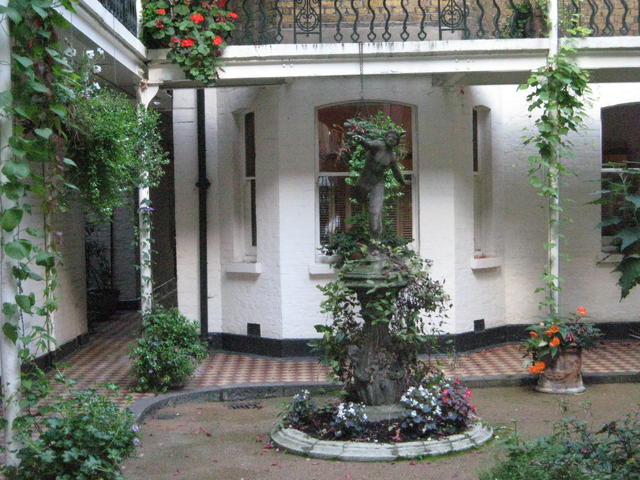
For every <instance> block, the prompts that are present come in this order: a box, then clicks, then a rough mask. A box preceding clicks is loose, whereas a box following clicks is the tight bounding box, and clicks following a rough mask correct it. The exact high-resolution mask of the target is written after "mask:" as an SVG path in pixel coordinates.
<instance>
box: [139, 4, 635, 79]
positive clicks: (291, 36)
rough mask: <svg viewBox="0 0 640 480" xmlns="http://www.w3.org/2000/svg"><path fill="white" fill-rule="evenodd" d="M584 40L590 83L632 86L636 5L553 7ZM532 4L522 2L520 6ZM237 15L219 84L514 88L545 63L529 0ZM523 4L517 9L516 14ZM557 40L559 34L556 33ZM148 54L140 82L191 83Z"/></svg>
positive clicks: (237, 7)
mask: <svg viewBox="0 0 640 480" xmlns="http://www.w3.org/2000/svg"><path fill="white" fill-rule="evenodd" d="M560 1H561V4H560V16H561V19H568V18H571V17H572V16H573V15H574V14H575V13H578V14H579V22H580V24H581V26H584V27H588V28H590V30H591V37H590V38H582V39H576V46H577V48H578V50H579V53H578V61H579V62H580V64H581V65H582V66H583V67H585V68H587V69H589V70H591V72H592V81H593V82H637V81H640V2H635V3H634V4H629V3H627V0H585V1H584V2H580V1H579V0H560ZM529 2H531V3H529ZM227 5H228V8H229V9H230V10H233V11H235V12H237V13H238V15H239V19H238V21H237V23H236V25H237V28H236V30H234V31H233V32H232V33H231V35H230V37H229V38H228V39H227V41H228V43H229V46H228V47H227V48H226V49H225V51H224V53H223V56H222V58H223V60H224V65H225V66H224V69H223V70H221V71H220V72H219V75H220V78H219V80H218V82H217V85H219V86H241V85H270V84H277V83H282V82H286V81H287V80H288V79H294V78H304V77H336V76H359V75H362V76H365V77H366V76H379V75H427V76H429V78H430V80H431V81H432V82H433V84H434V85H441V86H447V85H465V84H467V85H469V84H475V85H494V84H517V83H520V82H522V81H524V80H525V79H526V78H527V76H528V75H529V72H530V71H531V70H532V69H535V68H537V67H539V66H541V65H544V64H545V62H546V58H547V55H548V52H549V42H548V40H547V39H546V38H544V37H545V36H546V30H547V25H546V19H545V17H544V14H543V12H542V11H541V9H540V8H539V7H537V1H536V0H259V1H256V0H229V2H228V4H227ZM522 5H525V6H524V7H523V6H522ZM560 34H561V35H563V34H564V32H562V31H561V32H560ZM166 52H167V51H166V50H149V52H148V53H149V60H150V63H149V64H148V65H149V82H150V84H152V85H157V86H165V87H167V88H172V87H175V88H178V87H190V86H197V85H196V84H195V83H194V82H191V81H189V80H188V79H185V77H184V74H183V73H182V71H181V70H180V69H179V68H178V67H177V66H176V65H172V64H171V63H170V62H169V61H167V59H166Z"/></svg>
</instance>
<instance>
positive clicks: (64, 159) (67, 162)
mask: <svg viewBox="0 0 640 480" xmlns="http://www.w3.org/2000/svg"><path fill="white" fill-rule="evenodd" d="M62 163H64V164H65V165H69V166H70V167H77V166H78V164H77V163H76V162H74V161H73V160H71V159H70V158H67V157H65V158H63V159H62Z"/></svg>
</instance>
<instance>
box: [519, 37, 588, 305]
mask: <svg viewBox="0 0 640 480" xmlns="http://www.w3.org/2000/svg"><path fill="white" fill-rule="evenodd" d="M569 32H570V33H571V34H572V35H574V36H580V35H582V34H585V33H586V30H585V29H581V28H579V27H574V28H572V29H570V30H569ZM575 53H576V51H575V48H574V46H573V45H572V43H571V42H565V43H563V44H562V45H561V47H560V49H559V51H558V54H557V55H555V56H551V57H549V59H548V61H547V64H546V65H545V66H543V67H540V68H539V69H537V70H535V71H533V72H532V74H531V75H530V76H529V79H528V80H527V82H526V83H524V84H522V85H520V86H519V87H518V89H519V90H530V92H529V94H528V95H527V101H528V102H529V107H528V110H529V112H531V113H534V112H536V113H538V116H537V118H536V120H535V127H536V132H535V133H534V134H533V135H532V136H530V137H529V138H527V139H526V140H525V144H526V145H532V146H534V147H535V148H536V149H537V150H538V155H533V156H531V157H529V171H528V178H529V184H530V185H531V186H532V187H534V188H535V189H536V190H537V192H538V195H540V196H541V197H543V198H544V199H545V200H546V201H547V204H546V208H547V219H548V224H549V228H550V229H552V230H557V229H559V224H558V222H559V221H560V216H561V214H562V212H563V207H562V203H561V202H560V180H561V178H563V177H565V176H567V175H574V172H572V171H571V170H570V169H569V168H568V167H567V166H566V164H565V163H564V158H567V157H568V156H569V155H570V151H571V141H570V140H569V139H568V138H567V136H568V134H569V133H570V132H577V131H578V130H579V128H580V127H581V125H582V124H583V122H584V118H585V105H586V101H587V100H586V98H587V97H588V95H589V93H590V87H589V72H588V71H586V70H584V69H582V68H580V67H579V66H578V65H577V62H576V59H575ZM565 219H566V217H565ZM561 238H562V235H561V234H558V235H557V236H556V238H551V239H550V240H549V241H548V242H545V245H544V246H545V249H546V250H547V251H549V252H550V251H551V250H552V249H554V248H555V247H556V246H557V245H558V243H559V242H560V240H561ZM550 259H551V256H550ZM558 260H559V259H555V261H558ZM550 263H551V260H550ZM542 280H543V282H544V288H541V289H539V290H538V291H544V292H545V297H544V299H543V300H542V302H541V308H546V309H547V310H548V313H549V316H550V317H557V316H558V301H557V294H558V292H559V291H560V288H561V287H560V282H561V279H560V278H559V276H558V275H556V274H554V272H553V271H552V270H551V268H550V264H548V265H547V267H546V268H545V270H544V272H543V274H542Z"/></svg>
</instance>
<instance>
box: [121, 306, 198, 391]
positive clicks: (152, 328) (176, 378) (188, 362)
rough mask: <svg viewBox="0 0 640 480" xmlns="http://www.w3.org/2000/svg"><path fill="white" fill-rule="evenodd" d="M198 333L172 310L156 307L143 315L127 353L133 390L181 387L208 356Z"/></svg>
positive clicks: (158, 389) (180, 315)
mask: <svg viewBox="0 0 640 480" xmlns="http://www.w3.org/2000/svg"><path fill="white" fill-rule="evenodd" d="M198 333H199V332H198V329H197V327H196V325H195V324H194V323H193V322H191V321H189V320H187V318H186V317H185V316H184V315H182V314H180V312H179V311H178V310H177V309H175V308H172V309H165V308H163V307H160V306H158V307H155V308H154V309H153V310H151V311H150V312H148V313H147V314H145V315H144V320H143V324H142V334H141V335H140V337H139V338H138V339H137V340H136V343H135V346H134V348H133V349H132V351H131V354H130V356H131V360H132V366H133V374H134V376H135V377H136V378H137V381H138V383H137V386H136V389H137V390H138V391H142V392H148V391H154V392H166V391H167V390H169V389H172V388H177V387H179V386H182V385H183V384H184V382H185V381H186V380H187V379H188V378H189V377H190V376H191V375H192V374H193V372H194V371H195V369H196V366H197V364H198V363H199V362H200V361H201V360H202V359H204V358H206V356H207V353H208V352H207V347H206V345H205V344H204V343H203V342H202V341H200V338H199V335H198Z"/></svg>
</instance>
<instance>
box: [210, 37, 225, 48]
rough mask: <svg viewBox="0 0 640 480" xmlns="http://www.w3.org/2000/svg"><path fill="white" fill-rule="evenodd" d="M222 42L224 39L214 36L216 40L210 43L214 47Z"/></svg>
mask: <svg viewBox="0 0 640 480" xmlns="http://www.w3.org/2000/svg"><path fill="white" fill-rule="evenodd" d="M222 42H224V38H222V37H221V36H220V35H216V38H214V39H213V41H212V42H211V43H213V44H214V45H215V46H216V47H217V46H219V45H220V44H221V43H222Z"/></svg>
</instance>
